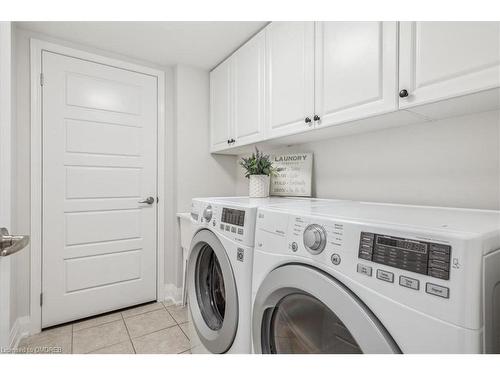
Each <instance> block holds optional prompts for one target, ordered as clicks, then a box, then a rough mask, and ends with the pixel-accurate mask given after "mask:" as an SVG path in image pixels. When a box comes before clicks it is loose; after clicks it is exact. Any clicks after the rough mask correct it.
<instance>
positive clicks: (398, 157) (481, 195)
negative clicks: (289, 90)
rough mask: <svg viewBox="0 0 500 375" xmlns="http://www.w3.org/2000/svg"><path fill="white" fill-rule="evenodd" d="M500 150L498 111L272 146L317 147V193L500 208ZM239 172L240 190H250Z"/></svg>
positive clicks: (315, 169)
mask: <svg viewBox="0 0 500 375" xmlns="http://www.w3.org/2000/svg"><path fill="white" fill-rule="evenodd" d="M499 150H500V117H499V112H496V111H495V112H486V113H481V114H475V115H468V116H462V117H456V118H451V119H446V120H441V121H436V122H430V123H423V124H417V125H409V126H404V127H398V128H391V129H385V130H381V131H376V132H370V133H365V134H358V135H353V136H348V137H340V138H334V139H330V140H323V141H319V142H312V143H306V144H303V145H299V146H292V147H288V148H282V149H278V150H275V151H277V152H293V151H304V152H305V151H309V152H313V153H314V167H313V195H314V196H316V197H319V198H340V199H353V200H364V201H377V202H393V203H408V204H420V205H434V206H452V207H468V208H485V209H500V163H499V152H500V151H499ZM237 171H238V172H237V174H238V186H237V193H238V194H242V195H244V194H247V193H248V183H247V180H246V179H245V178H244V177H243V172H242V171H241V167H239V166H238V167H237Z"/></svg>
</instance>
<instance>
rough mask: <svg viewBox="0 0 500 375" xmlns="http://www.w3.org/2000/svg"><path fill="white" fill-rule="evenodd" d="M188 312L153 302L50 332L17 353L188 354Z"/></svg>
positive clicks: (28, 340) (28, 341)
mask: <svg viewBox="0 0 500 375" xmlns="http://www.w3.org/2000/svg"><path fill="white" fill-rule="evenodd" d="M187 321H188V314H187V308H186V307H183V306H177V305H172V304H168V303H161V302H154V303H149V304H145V305H140V306H136V307H132V308H130V309H126V310H121V311H117V312H113V313H110V314H106V315H100V316H97V317H93V318H89V319H85V320H80V321H77V322H73V323H69V324H66V325H62V326H58V327H55V328H49V329H46V330H44V331H42V332H41V333H39V334H37V335H34V336H30V337H27V338H25V339H23V340H22V341H21V343H20V345H19V348H18V352H19V353H34V352H36V353H68V354H69V353H91V354H134V353H137V354H156V353H166V354H176V353H178V354H189V353H190V348H191V346H190V343H189V337H188V334H189V333H188V329H187V328H188V327H187Z"/></svg>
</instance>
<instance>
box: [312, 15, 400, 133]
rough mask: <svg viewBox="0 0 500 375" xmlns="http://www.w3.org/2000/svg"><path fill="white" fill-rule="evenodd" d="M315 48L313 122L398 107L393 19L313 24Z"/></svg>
mask: <svg viewBox="0 0 500 375" xmlns="http://www.w3.org/2000/svg"><path fill="white" fill-rule="evenodd" d="M315 51H316V58H315V76H316V85H315V96H314V98H315V115H316V116H315V119H316V123H317V125H320V126H328V125H335V124H339V123H343V122H346V121H350V120H356V119H360V118H365V117H369V116H373V115H376V114H381V113H385V112H390V111H395V110H396V109H397V104H398V103H397V89H398V84H397V82H398V81H397V74H398V73H397V23H396V22H317V23H316V48H315Z"/></svg>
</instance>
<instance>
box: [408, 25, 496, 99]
mask: <svg viewBox="0 0 500 375" xmlns="http://www.w3.org/2000/svg"><path fill="white" fill-rule="evenodd" d="M399 38H400V60H399V70H400V78H399V80H400V83H399V88H400V90H401V89H406V90H408V92H409V96H408V97H406V98H401V99H400V101H399V105H400V107H401V108H406V107H411V106H414V105H417V104H423V103H427V102H432V101H436V100H442V99H447V98H451V97H455V96H460V95H465V94H468V93H473V92H477V91H481V90H486V89H489V88H494V87H498V86H500V22H401V23H400V37H399Z"/></svg>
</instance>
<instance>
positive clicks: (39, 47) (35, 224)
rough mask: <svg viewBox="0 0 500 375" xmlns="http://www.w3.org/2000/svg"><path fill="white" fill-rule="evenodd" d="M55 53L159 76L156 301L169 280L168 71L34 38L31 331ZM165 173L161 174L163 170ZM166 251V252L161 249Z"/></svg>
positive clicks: (36, 307) (36, 315)
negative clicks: (48, 74) (47, 86)
mask: <svg viewBox="0 0 500 375" xmlns="http://www.w3.org/2000/svg"><path fill="white" fill-rule="evenodd" d="M43 51H47V52H52V53H57V54H60V55H64V56H68V57H73V58H77V59H81V60H85V61H89V62H94V63H98V64H103V65H108V66H111V67H115V68H119V69H125V70H129V71H132V72H136V73H141V74H146V75H150V76H153V77H156V79H157V139H158V140H157V170H156V183H157V186H156V194H157V197H158V199H159V201H158V203H157V211H156V212H157V218H156V262H157V264H156V268H157V269H156V300H157V301H161V300H163V298H164V288H165V286H164V279H165V267H164V264H165V261H164V259H165V252H164V250H165V233H164V231H163V230H161V228H163V227H164V223H165V201H166V197H165V161H166V148H165V134H166V130H165V127H166V124H165V118H166V116H165V99H166V92H165V72H164V71H161V70H158V69H153V68H149V67H146V66H142V65H137V64H134V63H129V62H125V61H121V60H117V59H114V58H108V57H105V56H101V55H96V54H94V53H89V52H85V51H82V50H78V49H74V48H69V47H66V46H62V45H58V44H55V43H51V42H46V41H43V40H39V39H35V38H31V39H30V73H31V77H30V82H31V171H30V174H31V202H30V208H31V214H30V220H31V233H30V235H31V253H30V267H31V270H30V333H31V334H34V333H38V332H40V331H41V328H42V307H41V305H40V294H41V292H42V90H41V85H40V77H41V73H42V52H43ZM160 171H161V172H162V173H159V172H160ZM161 250H162V251H161Z"/></svg>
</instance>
